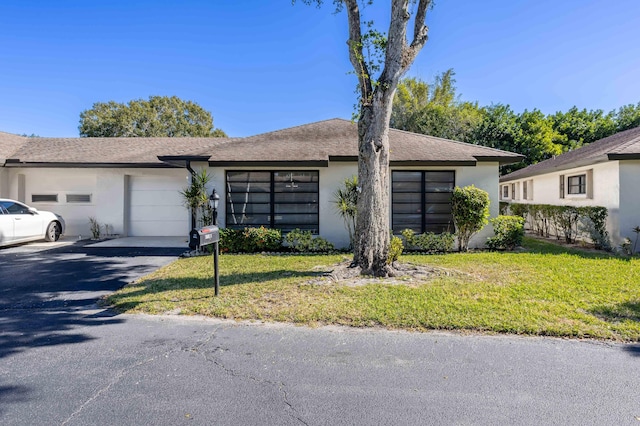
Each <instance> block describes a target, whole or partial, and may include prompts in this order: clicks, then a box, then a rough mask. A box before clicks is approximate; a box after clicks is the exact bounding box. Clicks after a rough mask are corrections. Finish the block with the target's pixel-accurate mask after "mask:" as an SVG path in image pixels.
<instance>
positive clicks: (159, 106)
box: [78, 96, 227, 137]
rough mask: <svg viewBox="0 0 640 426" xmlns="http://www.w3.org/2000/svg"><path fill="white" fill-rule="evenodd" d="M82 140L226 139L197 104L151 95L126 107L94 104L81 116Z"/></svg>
mask: <svg viewBox="0 0 640 426" xmlns="http://www.w3.org/2000/svg"><path fill="white" fill-rule="evenodd" d="M78 129H79V130H80V136H82V137H187V136H191V137H211V136H213V137H226V136H227V135H226V134H225V133H224V132H223V131H222V130H220V129H215V128H214V127H213V117H212V116H211V113H210V112H208V111H206V110H205V109H204V108H202V107H201V106H200V105H198V104H196V103H195V102H191V101H184V100H182V99H180V98H178V97H176V96H171V97H168V96H151V97H149V100H148V101H146V100H144V99H137V100H133V101H130V102H129V103H127V104H123V103H118V102H114V101H109V102H96V103H94V104H93V107H92V108H91V109H88V110H85V111H82V113H80V126H78Z"/></svg>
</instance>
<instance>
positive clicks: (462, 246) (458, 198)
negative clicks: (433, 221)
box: [451, 185, 490, 251]
mask: <svg viewBox="0 0 640 426" xmlns="http://www.w3.org/2000/svg"><path fill="white" fill-rule="evenodd" d="M489 202H490V201H489V194H488V193H487V191H483V190H482V189H479V188H476V187H475V186H474V185H470V186H465V187H464V188H460V187H458V186H456V187H455V188H454V189H453V193H452V194H451V210H452V213H453V221H454V223H455V225H456V231H457V235H458V250H459V251H467V250H468V249H469V240H470V239H471V237H472V236H473V235H474V234H476V233H477V232H478V231H480V230H481V229H482V228H483V227H484V226H485V225H486V224H487V223H489V220H488V219H489Z"/></svg>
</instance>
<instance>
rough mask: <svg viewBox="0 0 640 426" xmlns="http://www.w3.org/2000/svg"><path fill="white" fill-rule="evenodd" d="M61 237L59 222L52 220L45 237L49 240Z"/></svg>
mask: <svg viewBox="0 0 640 426" xmlns="http://www.w3.org/2000/svg"><path fill="white" fill-rule="evenodd" d="M59 238H60V225H58V222H51V223H50V224H49V226H47V233H46V234H44V239H45V240H47V241H58V239H59Z"/></svg>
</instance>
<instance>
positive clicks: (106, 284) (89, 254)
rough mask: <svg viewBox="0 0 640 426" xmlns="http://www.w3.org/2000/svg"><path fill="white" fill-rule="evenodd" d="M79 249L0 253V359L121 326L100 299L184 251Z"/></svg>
mask: <svg viewBox="0 0 640 426" xmlns="http://www.w3.org/2000/svg"><path fill="white" fill-rule="evenodd" d="M85 244H86V243H83V242H80V243H76V244H74V245H71V246H66V247H60V248H55V249H52V250H44V251H32V252H29V251H17V252H16V251H12V250H0V358H2V357H6V356H9V355H12V354H15V353H17V352H22V351H26V350H28V349H30V348H37V347H40V346H52V345H67V344H75V343H81V342H85V341H87V340H91V339H92V337H90V336H89V335H88V334H86V333H84V332H82V331H81V330H82V329H83V328H85V327H95V326H99V325H104V324H113V323H118V322H121V321H122V320H120V319H118V318H117V317H116V316H115V314H114V313H112V312H110V311H101V310H99V309H98V307H97V306H96V302H97V300H98V299H99V298H100V297H102V296H104V295H106V294H109V293H111V292H113V291H115V290H118V289H119V288H121V287H123V286H124V285H126V284H127V283H129V282H131V281H134V280H136V279H138V278H140V277H141V276H143V275H146V274H148V273H150V272H152V271H154V270H155V269H157V268H158V267H161V266H163V265H165V264H167V263H169V262H171V261H172V260H173V259H175V258H176V257H177V256H178V255H179V254H180V253H181V252H182V251H184V250H183V249H167V248H164V249H158V248H148V249H147V248H91V247H89V246H86V245H85ZM0 391H2V389H0ZM5 391H6V390H5Z"/></svg>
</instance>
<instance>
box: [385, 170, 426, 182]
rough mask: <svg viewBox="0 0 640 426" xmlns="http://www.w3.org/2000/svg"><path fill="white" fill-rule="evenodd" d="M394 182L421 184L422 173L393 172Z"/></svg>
mask: <svg viewBox="0 0 640 426" xmlns="http://www.w3.org/2000/svg"><path fill="white" fill-rule="evenodd" d="M392 180H393V181H394V182H421V181H422V172H393V174H392Z"/></svg>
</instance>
